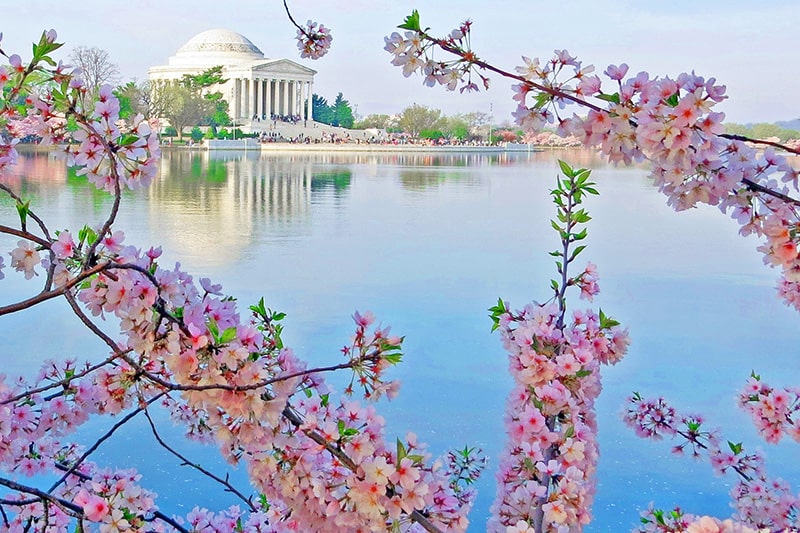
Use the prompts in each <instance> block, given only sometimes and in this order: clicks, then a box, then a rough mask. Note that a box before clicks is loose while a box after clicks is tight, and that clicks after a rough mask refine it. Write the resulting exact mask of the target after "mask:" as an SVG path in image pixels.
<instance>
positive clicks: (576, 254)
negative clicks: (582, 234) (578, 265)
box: [569, 244, 586, 262]
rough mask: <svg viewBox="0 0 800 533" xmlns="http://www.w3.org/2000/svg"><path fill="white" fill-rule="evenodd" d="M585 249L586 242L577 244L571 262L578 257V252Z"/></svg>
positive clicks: (570, 257) (570, 258)
mask: <svg viewBox="0 0 800 533" xmlns="http://www.w3.org/2000/svg"><path fill="white" fill-rule="evenodd" d="M585 249H586V245H585V244H581V245H580V246H576V247H575V250H573V251H572V254H571V255H570V256H569V262H571V261H572V260H573V259H575V258H576V257H578V254H579V253H581V252H582V251H584V250H585Z"/></svg>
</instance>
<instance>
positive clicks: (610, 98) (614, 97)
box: [597, 93, 619, 104]
mask: <svg viewBox="0 0 800 533" xmlns="http://www.w3.org/2000/svg"><path fill="white" fill-rule="evenodd" d="M597 98H599V99H600V100H604V101H606V102H611V103H614V104H618V103H619V93H614V94H605V93H600V94H598V95H597Z"/></svg>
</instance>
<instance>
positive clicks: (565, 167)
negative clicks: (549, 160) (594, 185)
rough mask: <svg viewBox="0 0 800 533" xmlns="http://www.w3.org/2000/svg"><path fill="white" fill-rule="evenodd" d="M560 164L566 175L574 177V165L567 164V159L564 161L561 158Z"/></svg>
mask: <svg viewBox="0 0 800 533" xmlns="http://www.w3.org/2000/svg"><path fill="white" fill-rule="evenodd" d="M558 166H560V167H561V172H563V173H564V175H565V176H567V177H572V175H573V174H574V171H573V170H572V167H571V166H569V164H567V162H566V161H562V160H561V159H559V160H558Z"/></svg>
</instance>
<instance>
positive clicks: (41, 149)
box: [15, 141, 550, 154]
mask: <svg viewBox="0 0 800 533" xmlns="http://www.w3.org/2000/svg"><path fill="white" fill-rule="evenodd" d="M234 142H235V143H236V144H230V145H227V146H211V147H209V146H207V145H204V144H198V145H195V146H186V145H181V146H176V145H164V144H162V145H161V146H160V148H161V151H162V152H229V151H236V152H249V151H252V152H261V153H275V152H366V153H370V152H385V153H397V152H404V153H405V152H426V153H432V152H440V153H476V152H477V153H490V154H501V153H507V152H516V153H533V152H543V151H544V150H545V149H549V148H550V147H548V146H535V145H527V144H523V145H515V146H511V147H509V146H425V145H416V144H355V143H345V144H333V143H320V144H298V143H258V144H250V143H248V144H245V143H242V142H239V141H232V142H231V143H234ZM15 148H16V150H17V151H18V152H23V153H48V152H52V151H55V150H57V149H58V148H59V146H58V145H49V146H41V145H38V144H18V145H16V147H15Z"/></svg>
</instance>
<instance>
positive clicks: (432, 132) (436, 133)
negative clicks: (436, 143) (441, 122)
mask: <svg viewBox="0 0 800 533" xmlns="http://www.w3.org/2000/svg"><path fill="white" fill-rule="evenodd" d="M418 137H419V138H420V139H433V140H436V139H441V138H443V137H445V134H444V132H443V131H442V130H440V129H436V128H432V129H426V130H422V131H420V132H419V135H418Z"/></svg>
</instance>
